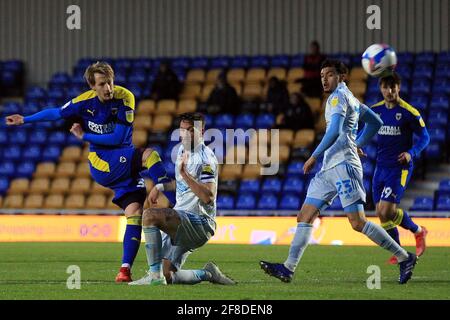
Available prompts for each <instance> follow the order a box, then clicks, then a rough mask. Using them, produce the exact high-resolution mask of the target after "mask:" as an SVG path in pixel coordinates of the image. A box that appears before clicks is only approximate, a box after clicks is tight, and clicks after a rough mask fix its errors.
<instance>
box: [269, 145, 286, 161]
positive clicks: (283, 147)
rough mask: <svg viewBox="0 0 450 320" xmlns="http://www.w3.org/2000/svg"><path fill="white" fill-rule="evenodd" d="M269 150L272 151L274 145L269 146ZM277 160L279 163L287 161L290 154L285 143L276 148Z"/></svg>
mask: <svg viewBox="0 0 450 320" xmlns="http://www.w3.org/2000/svg"><path fill="white" fill-rule="evenodd" d="M271 152H274V146H273V145H272V146H271ZM278 154H279V160H280V162H281V163H283V162H287V161H288V160H289V156H290V154H291V148H290V147H289V146H287V145H280V146H279V148H278Z"/></svg>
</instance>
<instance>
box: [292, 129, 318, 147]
mask: <svg viewBox="0 0 450 320" xmlns="http://www.w3.org/2000/svg"><path fill="white" fill-rule="evenodd" d="M314 139H315V132H314V130H312V129H301V130H298V131H297V132H296V133H295V137H294V143H293V146H294V147H295V148H309V147H311V146H312V144H313V143H314Z"/></svg>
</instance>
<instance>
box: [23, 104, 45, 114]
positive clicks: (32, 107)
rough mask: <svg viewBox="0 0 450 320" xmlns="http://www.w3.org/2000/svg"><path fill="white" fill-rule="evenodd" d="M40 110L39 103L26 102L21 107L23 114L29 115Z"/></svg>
mask: <svg viewBox="0 0 450 320" xmlns="http://www.w3.org/2000/svg"><path fill="white" fill-rule="evenodd" d="M39 110H41V108H40V106H39V103H36V102H26V103H24V105H23V114H24V115H30V114H33V113H36V112H38V111H39Z"/></svg>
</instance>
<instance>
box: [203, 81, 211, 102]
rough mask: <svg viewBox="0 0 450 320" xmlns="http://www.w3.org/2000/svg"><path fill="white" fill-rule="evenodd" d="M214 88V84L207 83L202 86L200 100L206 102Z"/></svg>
mask: <svg viewBox="0 0 450 320" xmlns="http://www.w3.org/2000/svg"><path fill="white" fill-rule="evenodd" d="M213 90H214V84H205V85H204V86H203V88H202V93H201V95H200V101H203V102H205V101H206V100H208V98H209V95H210V94H211V92H212V91H213Z"/></svg>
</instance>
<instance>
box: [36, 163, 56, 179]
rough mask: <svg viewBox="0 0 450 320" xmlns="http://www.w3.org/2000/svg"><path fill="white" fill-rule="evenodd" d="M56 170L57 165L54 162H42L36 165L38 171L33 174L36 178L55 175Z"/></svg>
mask: <svg viewBox="0 0 450 320" xmlns="http://www.w3.org/2000/svg"><path fill="white" fill-rule="evenodd" d="M55 171H56V165H55V164H54V163H53V162H42V163H39V164H38V165H37V166H36V171H35V172H34V174H33V176H34V177H35V178H41V177H44V178H47V177H53V175H54V174H55Z"/></svg>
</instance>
